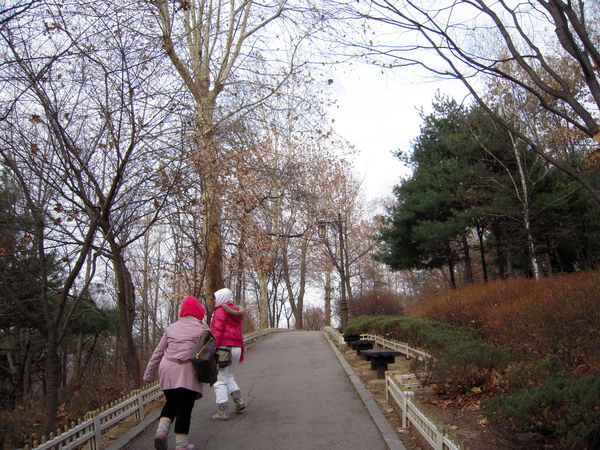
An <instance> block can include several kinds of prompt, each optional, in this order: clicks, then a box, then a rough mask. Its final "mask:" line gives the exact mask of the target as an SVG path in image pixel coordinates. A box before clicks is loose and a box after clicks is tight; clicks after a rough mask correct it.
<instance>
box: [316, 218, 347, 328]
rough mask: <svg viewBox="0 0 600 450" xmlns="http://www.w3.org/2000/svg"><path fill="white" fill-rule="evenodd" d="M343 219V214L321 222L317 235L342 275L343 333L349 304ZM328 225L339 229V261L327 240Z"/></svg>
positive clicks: (341, 315) (341, 312)
mask: <svg viewBox="0 0 600 450" xmlns="http://www.w3.org/2000/svg"><path fill="white" fill-rule="evenodd" d="M342 223H343V221H342V217H341V214H338V218H337V220H334V221H332V222H327V221H325V220H320V221H319V222H318V224H317V234H318V235H319V238H321V240H322V241H324V242H325V247H326V248H327V253H328V254H329V257H330V258H331V261H332V262H333V263H334V264H335V266H336V268H337V270H338V272H339V274H340V294H341V298H340V320H341V322H342V333H345V332H346V328H347V327H348V302H347V301H346V262H345V258H344V229H343V225H342ZM327 225H333V226H335V228H337V232H338V238H339V241H340V259H339V261H338V259H337V257H336V255H334V253H333V252H332V251H331V248H330V247H329V244H328V242H327V241H326V240H325V238H326V237H327Z"/></svg>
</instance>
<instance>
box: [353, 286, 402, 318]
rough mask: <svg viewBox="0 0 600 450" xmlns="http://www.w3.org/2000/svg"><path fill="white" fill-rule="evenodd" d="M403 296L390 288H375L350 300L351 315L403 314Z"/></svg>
mask: <svg viewBox="0 0 600 450" xmlns="http://www.w3.org/2000/svg"><path fill="white" fill-rule="evenodd" d="M402 300H403V297H402V296H401V295H400V294H397V293H395V292H392V291H389V290H373V291H369V292H366V293H363V294H362V295H358V296H355V297H354V298H353V299H352V300H350V301H348V310H349V317H350V318H354V317H360V316H393V315H402V314H403V313H404V308H403V307H402Z"/></svg>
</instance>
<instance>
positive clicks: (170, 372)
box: [144, 296, 208, 450]
mask: <svg viewBox="0 0 600 450" xmlns="http://www.w3.org/2000/svg"><path fill="white" fill-rule="evenodd" d="M205 314H206V310H205V309H204V307H203V306H202V305H201V304H200V301H198V299H197V298H196V297H192V296H190V297H186V299H185V300H184V301H183V303H182V304H181V311H180V313H179V317H180V319H179V320H178V321H177V322H174V323H172V324H171V325H169V326H168V327H167V329H166V330H165V333H164V334H163V336H162V338H161V340H160V342H159V343H158V345H157V347H156V349H155V350H154V353H153V354H152V356H151V357H150V361H148V365H147V366H146V371H145V372H144V381H145V382H147V383H151V382H153V381H154V380H155V379H156V373H157V372H158V380H159V382H160V388H161V389H162V390H163V391H164V394H165V398H166V403H165V406H164V407H163V409H162V411H161V414H160V420H159V421H158V429H157V430H156V437H155V438H154V448H155V449H158V450H167V444H168V441H169V428H171V423H172V422H173V421H175V446H176V448H178V449H185V450H192V449H194V448H195V446H194V445H192V444H189V443H188V433H189V430H190V420H191V417H192V409H193V408H194V402H195V401H196V400H197V399H199V398H200V397H202V383H200V382H199V381H198V379H197V378H196V372H195V371H194V367H193V366H192V364H191V363H190V361H189V359H188V357H189V355H190V353H191V351H192V349H193V348H194V346H195V344H196V342H197V341H198V337H199V336H200V334H201V333H202V332H203V331H204V330H207V329H208V326H207V325H206V324H205V323H203V322H202V320H203V319H204V316H205Z"/></svg>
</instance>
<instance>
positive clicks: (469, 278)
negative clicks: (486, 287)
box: [461, 233, 473, 284]
mask: <svg viewBox="0 0 600 450" xmlns="http://www.w3.org/2000/svg"><path fill="white" fill-rule="evenodd" d="M461 240H462V246H463V252H464V255H465V277H466V282H467V284H473V264H472V262H471V251H470V249H469V241H468V240H467V235H466V234H464V233H463V234H462V235H461Z"/></svg>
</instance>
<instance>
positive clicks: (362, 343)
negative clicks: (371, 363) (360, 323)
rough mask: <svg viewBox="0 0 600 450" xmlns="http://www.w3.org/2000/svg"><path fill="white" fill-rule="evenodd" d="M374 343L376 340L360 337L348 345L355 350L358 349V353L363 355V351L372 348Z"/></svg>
mask: <svg viewBox="0 0 600 450" xmlns="http://www.w3.org/2000/svg"><path fill="white" fill-rule="evenodd" d="M374 344H375V341H372V340H369V339H360V340H358V341H352V342H350V343H349V344H348V345H349V346H350V347H352V349H353V350H356V354H357V355H360V356H362V353H361V351H363V350H370V349H372V348H373V345H374ZM363 359H364V358H363Z"/></svg>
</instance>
